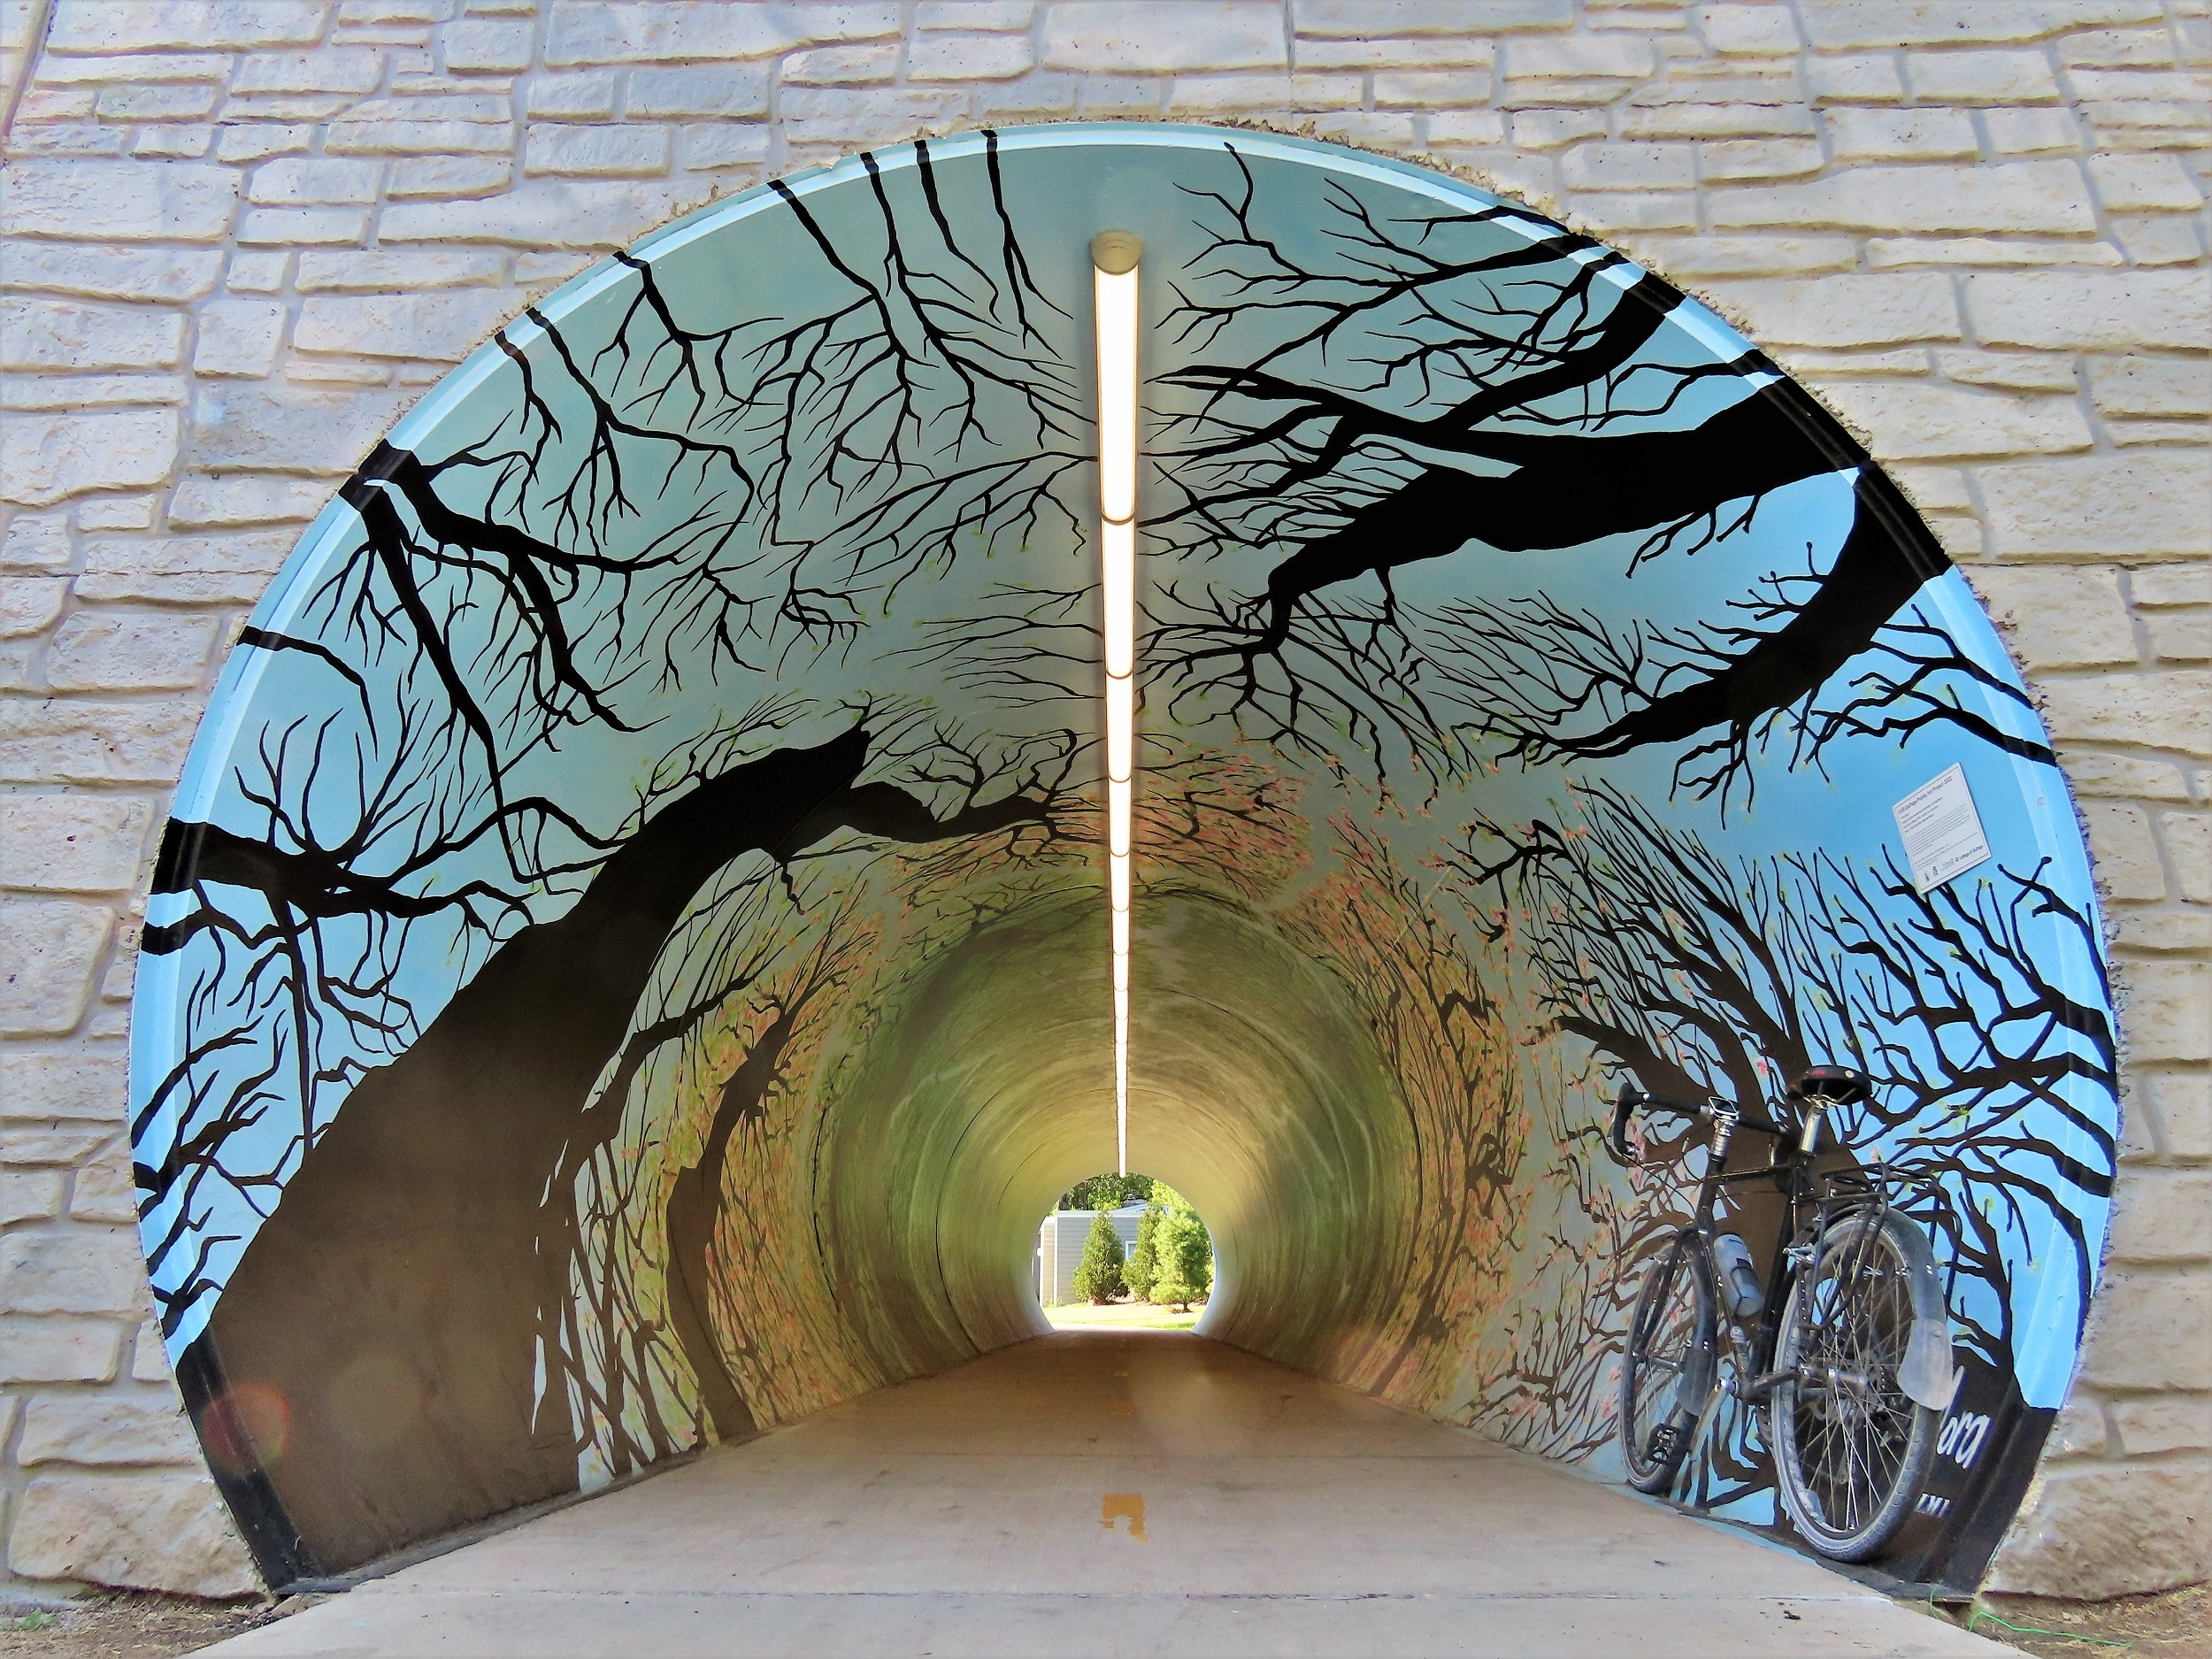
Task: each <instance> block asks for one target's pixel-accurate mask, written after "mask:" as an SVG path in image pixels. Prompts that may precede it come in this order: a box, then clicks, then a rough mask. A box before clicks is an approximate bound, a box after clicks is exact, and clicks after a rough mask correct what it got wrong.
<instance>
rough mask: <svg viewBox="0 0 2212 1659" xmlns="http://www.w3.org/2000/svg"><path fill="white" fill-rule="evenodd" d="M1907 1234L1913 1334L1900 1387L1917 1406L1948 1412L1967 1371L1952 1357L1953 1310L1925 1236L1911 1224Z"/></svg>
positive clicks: (1900, 1374)
mask: <svg viewBox="0 0 2212 1659" xmlns="http://www.w3.org/2000/svg"><path fill="white" fill-rule="evenodd" d="M1907 1237H1908V1238H1909V1240H1910V1241H1911V1242H1910V1244H1909V1246H1908V1247H1907V1253H1908V1254H1909V1255H1910V1256H1911V1257H1912V1258H1913V1263H1912V1310H1913V1320H1912V1336H1911V1339H1910V1340H1909V1341H1908V1342H1907V1343H1906V1344H1905V1363H1903V1364H1902V1365H1900V1366H1899V1367H1898V1368H1897V1386H1899V1387H1900V1388H1902V1389H1903V1390H1904V1391H1905V1397H1906V1398H1907V1399H1909V1400H1910V1401H1911V1402H1913V1403H1914V1404H1915V1405H1920V1406H1925V1407H1927V1408H1928V1409H1929V1410H1931V1411H1947V1410H1949V1409H1951V1402H1952V1400H1953V1398H1954V1397H1955V1395H1956V1394H1958V1391H1959V1380H1960V1379H1961V1377H1962V1375H1963V1374H1964V1373H1962V1371H1960V1370H1959V1368H1958V1367H1957V1366H1956V1365H1955V1364H1954V1363H1952V1360H1951V1310H1950V1309H1949V1307H1948V1306H1947V1304H1946V1303H1945V1301H1944V1297H1943V1278H1942V1275H1941V1274H1939V1273H1938V1272H1937V1271H1936V1264H1935V1256H1934V1253H1933V1252H1932V1251H1931V1250H1930V1249H1929V1248H1928V1241H1927V1239H1926V1236H1925V1235H1924V1234H1923V1233H1921V1231H1920V1229H1919V1228H1918V1227H1911V1226H1909V1229H1908V1233H1907Z"/></svg>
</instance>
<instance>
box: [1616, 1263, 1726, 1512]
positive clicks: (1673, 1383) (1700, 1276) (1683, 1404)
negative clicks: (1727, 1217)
mask: <svg viewBox="0 0 2212 1659" xmlns="http://www.w3.org/2000/svg"><path fill="white" fill-rule="evenodd" d="M1714 1305H1715V1303H1714V1294H1713V1269H1712V1266H1711V1263H1709V1262H1708V1261H1707V1260H1706V1257H1705V1252H1704V1250H1703V1249H1702V1248H1701V1246H1700V1244H1699V1242H1698V1241H1697V1240H1696V1239H1695V1237H1694V1235H1692V1234H1687V1233H1686V1234H1683V1235H1681V1236H1679V1237H1678V1238H1677V1239H1675V1240H1674V1241H1673V1242H1672V1243H1671V1244H1670V1245H1668V1246H1667V1248H1666V1249H1665V1250H1664V1251H1663V1252H1662V1253H1661V1255H1660V1256H1659V1257H1658V1258H1657V1259H1656V1260H1655V1261H1654V1262H1653V1263H1652V1264H1651V1266H1650V1268H1649V1270H1648V1271H1647V1272H1646V1273H1645V1276H1644V1284H1643V1288H1642V1289H1641V1290H1640V1291H1638V1292H1637V1293H1636V1311H1635V1313H1634V1314H1633V1315H1632V1317H1631V1318H1630V1320H1629V1324H1628V1349H1627V1352H1626V1353H1625V1354H1624V1356H1623V1357H1622V1360H1621V1401H1620V1413H1619V1416H1620V1436H1621V1461H1622V1462H1623V1463H1625V1464H1626V1465H1627V1467H1628V1484H1629V1485H1630V1486H1633V1487H1635V1488H1636V1490H1637V1491H1639V1492H1648V1493H1653V1494H1657V1495H1659V1496H1664V1495H1665V1494H1667V1493H1668V1492H1669V1491H1670V1490H1671V1489H1672V1487H1673V1486H1674V1478H1675V1476H1676V1474H1677V1473H1678V1472H1679V1471H1680V1470H1681V1468H1682V1460H1683V1459H1684V1458H1686V1457H1687V1456H1688V1455H1690V1438H1691V1436H1692V1435H1693V1434H1694V1432H1696V1428H1697V1418H1698V1413H1699V1412H1701V1411H1702V1410H1703V1409H1705V1400H1706V1396H1707V1395H1708V1394H1710V1393H1711V1392H1712V1389H1713V1353H1714V1340H1715V1335H1716V1332H1715V1325H1714V1313H1713V1309H1714Z"/></svg>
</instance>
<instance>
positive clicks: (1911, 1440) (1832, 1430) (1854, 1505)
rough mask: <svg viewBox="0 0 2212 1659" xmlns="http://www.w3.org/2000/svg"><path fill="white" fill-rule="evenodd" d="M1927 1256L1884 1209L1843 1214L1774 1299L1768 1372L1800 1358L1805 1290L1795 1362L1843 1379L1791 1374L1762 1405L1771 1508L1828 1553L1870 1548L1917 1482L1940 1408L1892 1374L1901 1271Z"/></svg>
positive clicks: (1896, 1522) (1908, 1505) (1904, 1295)
mask: <svg viewBox="0 0 2212 1659" xmlns="http://www.w3.org/2000/svg"><path fill="white" fill-rule="evenodd" d="M1932 1259H1933V1257H1932V1252H1931V1251H1930V1249H1929V1247H1928V1240H1927V1235H1926V1234H1924V1233H1922V1232H1921V1231H1920V1229H1919V1228H1918V1227H1916V1226H1915V1225H1913V1224H1912V1223H1911V1222H1909V1221H1908V1220H1907V1219H1905V1217H1902V1216H1900V1215H1898V1214H1897V1213H1896V1212H1895V1211H1894V1210H1887V1211H1885V1212H1884V1213H1883V1214H1882V1216H1881V1217H1880V1219H1879V1221H1876V1220H1875V1219H1874V1218H1873V1217H1870V1216H1866V1215H1857V1216H1850V1217H1845V1218H1844V1219H1843V1220H1841V1221H1839V1222H1838V1223H1837V1224H1836V1225H1833V1226H1832V1227H1830V1228H1829V1229H1828V1231H1827V1232H1826V1233H1824V1234H1823V1235H1822V1237H1821V1240H1820V1245H1819V1248H1818V1250H1817V1252H1816V1255H1815V1256H1814V1260H1813V1265H1812V1266H1811V1268H1810V1269H1809V1270H1808V1271H1806V1272H1804V1273H1801V1274H1800V1275H1799V1276H1798V1279H1797V1280H1796V1282H1795V1283H1794V1284H1793V1285H1792V1286H1791V1287H1790V1294H1789V1300H1788V1302H1786V1304H1785V1305H1784V1307H1783V1310H1782V1325H1781V1331H1780V1333H1779V1337H1778V1340H1777V1342H1776V1345H1775V1348H1776V1351H1775V1360H1774V1368H1775V1370H1776V1371H1785V1372H1794V1371H1796V1369H1797V1367H1798V1366H1799V1364H1800V1363H1801V1342H1802V1339H1803V1336H1804V1333H1801V1331H1800V1329H1799V1324H1798V1311H1799V1308H1800V1306H1801V1300H1800V1299H1801V1298H1802V1297H1806V1296H1811V1297H1813V1298H1815V1299H1816V1300H1815V1304H1814V1308H1813V1318H1812V1322H1811V1326H1810V1332H1811V1339H1810V1347H1811V1351H1810V1353H1809V1355H1807V1356H1804V1358H1803V1361H1802V1363H1807V1364H1809V1365H1811V1366H1813V1367H1816V1368H1817V1369H1820V1370H1822V1371H1826V1372H1827V1374H1828V1375H1829V1376H1830V1378H1831V1379H1835V1378H1837V1377H1839V1376H1840V1377H1843V1378H1846V1379H1849V1380H1848V1386H1839V1384H1838V1383H1836V1382H1835V1381H1833V1380H1832V1381H1831V1382H1829V1383H1828V1384H1826V1385H1824V1386H1809V1385H1808V1384H1807V1383H1805V1382H1802V1381H1801V1380H1800V1379H1795V1378H1794V1377H1793V1378H1792V1379H1791V1380H1788V1381H1785V1382H1781V1383H1778V1384H1777V1385H1776V1386H1775V1389H1774V1392H1773V1394H1771V1395H1770V1398H1769V1402H1768V1408H1767V1412H1768V1418H1767V1432H1768V1440H1769V1441H1770V1444H1771V1445H1772V1447H1773V1448H1774V1472H1775V1484H1776V1486H1777V1487H1778V1490H1779V1492H1780V1494H1781V1498H1782V1507H1783V1509H1785V1510H1786V1511H1787V1513H1788V1515H1789V1517H1790V1521H1791V1524H1792V1525H1794V1526H1795V1527H1796V1528H1797V1531H1798V1532H1799V1533H1800V1534H1801V1536H1802V1537H1803V1538H1804V1539H1805V1540H1806V1541H1807V1542H1808V1543H1809V1544H1810V1545H1811V1546H1812V1547H1813V1548H1815V1549H1816V1550H1818V1551H1819V1552H1820V1553H1821V1554H1822V1555H1825V1556H1827V1557H1828V1558H1829V1559H1831V1560H1832V1561H1864V1560H1866V1559H1867V1558H1868V1557H1869V1556H1871V1555H1878V1554H1880V1553H1881V1550H1882V1548H1883V1546H1885V1545H1886V1544H1887V1543H1888V1542H1889V1540H1891V1539H1892V1538H1893V1537H1894V1536H1895V1535H1896V1532H1897V1529H1898V1528H1899V1527H1901V1526H1902V1525H1904V1524H1905V1520H1906V1517H1908V1516H1909V1514H1910V1513H1911V1512H1912V1506H1913V1502H1914V1501H1915V1500H1916V1498H1917V1497H1918V1496H1919V1494H1920V1492H1921V1489H1922V1487H1924V1486H1925V1485H1926V1484H1927V1479H1928V1470H1929V1467H1930V1465H1931V1464H1932V1463H1933V1462H1934V1460H1935V1448H1936V1439H1937V1436H1938V1434H1939V1432H1940V1431H1941V1428H1942V1422H1943V1414H1942V1413H1941V1412H1940V1411H1936V1410H1932V1409H1930V1408H1928V1407H1926V1406H1924V1405H1920V1404H1917V1403H1916V1402H1914V1401H1913V1400H1912V1399H1911V1398H1910V1397H1909V1395H1907V1394H1905V1392H1904V1390H1903V1389H1902V1387H1901V1386H1899V1383H1898V1377H1897V1373H1898V1369H1899V1367H1900V1366H1901V1365H1902V1364H1903V1363H1904V1358H1905V1352H1906V1349H1907V1348H1908V1346H1909V1344H1910V1342H1911V1340H1912V1328H1913V1318H1914V1306H1913V1296H1912V1283H1913V1279H1912V1275H1914V1274H1915V1273H1916V1272H1920V1271H1927V1270H1928V1269H1929V1263H1931V1262H1932Z"/></svg>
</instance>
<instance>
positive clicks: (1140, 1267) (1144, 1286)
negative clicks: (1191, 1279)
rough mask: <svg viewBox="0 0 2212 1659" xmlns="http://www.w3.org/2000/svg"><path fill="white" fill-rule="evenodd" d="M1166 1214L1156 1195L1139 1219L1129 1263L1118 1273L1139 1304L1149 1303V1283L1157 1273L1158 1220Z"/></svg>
mask: <svg viewBox="0 0 2212 1659" xmlns="http://www.w3.org/2000/svg"><path fill="white" fill-rule="evenodd" d="M1165 1213H1166V1212H1165V1210H1164V1209H1163V1208H1162V1207H1161V1202H1160V1198H1159V1195H1158V1194H1154V1196H1153V1199H1152V1202H1149V1203H1148V1204H1147V1205H1145V1207H1144V1214H1143V1215H1142V1216H1141V1217H1139V1218H1138V1221H1137V1241H1136V1243H1135V1244H1134V1245H1133V1246H1132V1247H1131V1248H1130V1251H1129V1260H1128V1262H1127V1263H1125V1265H1124V1266H1123V1268H1122V1270H1121V1279H1122V1283H1124V1284H1125V1285H1126V1286H1129V1294H1131V1295H1133V1296H1134V1297H1135V1298H1136V1299H1137V1300H1138V1301H1139V1302H1150V1301H1151V1300H1152V1281H1153V1280H1154V1279H1156V1278H1157V1277H1158V1275H1159V1271H1160V1251H1159V1231H1160V1217H1162V1216H1163V1215H1164V1214H1165Z"/></svg>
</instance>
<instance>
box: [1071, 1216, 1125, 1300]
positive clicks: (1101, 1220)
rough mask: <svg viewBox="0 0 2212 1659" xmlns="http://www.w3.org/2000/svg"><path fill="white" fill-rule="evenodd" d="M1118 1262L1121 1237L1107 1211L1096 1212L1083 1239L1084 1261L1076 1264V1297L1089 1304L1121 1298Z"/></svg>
mask: <svg viewBox="0 0 2212 1659" xmlns="http://www.w3.org/2000/svg"><path fill="white" fill-rule="evenodd" d="M1121 1260H1122V1256H1121V1236H1120V1234H1118V1233H1116V1232H1115V1231H1114V1224H1113V1222H1112V1221H1111V1220H1110V1219H1109V1218H1108V1217H1107V1212H1106V1211H1104V1210H1098V1211H1096V1212H1095V1213H1094V1214H1093V1215H1092V1217H1091V1231H1090V1233H1089V1236H1088V1237H1087V1238H1086V1239H1085V1240H1083V1259H1082V1260H1081V1261H1080V1262H1079V1263H1076V1268H1075V1294H1077V1295H1079V1296H1081V1297H1083V1298H1085V1299H1086V1300H1087V1301H1090V1302H1111V1301H1112V1300H1113V1299H1114V1298H1115V1297H1117V1296H1118V1295H1120V1294H1121V1293H1122V1282H1121Z"/></svg>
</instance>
